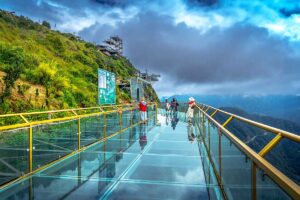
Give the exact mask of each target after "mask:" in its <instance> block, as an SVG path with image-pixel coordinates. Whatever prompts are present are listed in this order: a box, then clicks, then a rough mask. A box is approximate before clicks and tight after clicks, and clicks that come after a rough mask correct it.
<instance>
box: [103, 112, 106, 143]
mask: <svg viewBox="0 0 300 200" xmlns="http://www.w3.org/2000/svg"><path fill="white" fill-rule="evenodd" d="M103 132H104V138H106V113H104V114H103Z"/></svg>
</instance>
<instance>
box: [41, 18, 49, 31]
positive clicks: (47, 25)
mask: <svg viewBox="0 0 300 200" xmlns="http://www.w3.org/2000/svg"><path fill="white" fill-rule="evenodd" d="M42 25H43V26H46V27H47V28H48V29H51V25H50V23H49V22H47V21H46V20H44V21H43V22H42Z"/></svg>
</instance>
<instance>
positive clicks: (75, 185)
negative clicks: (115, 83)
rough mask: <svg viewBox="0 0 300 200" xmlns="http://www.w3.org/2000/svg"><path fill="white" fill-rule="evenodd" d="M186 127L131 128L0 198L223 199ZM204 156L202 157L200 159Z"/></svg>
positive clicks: (180, 124) (161, 122)
mask: <svg viewBox="0 0 300 200" xmlns="http://www.w3.org/2000/svg"><path fill="white" fill-rule="evenodd" d="M188 129H189V127H187V125H186V123H183V122H180V121H178V122H176V124H174V122H173V124H171V123H169V124H166V119H165V117H163V116H159V126H155V124H154V123H153V122H149V123H148V124H147V125H137V126H135V127H132V128H130V129H128V130H126V131H124V132H122V133H120V134H118V135H115V136H114V137H112V138H110V139H108V140H107V141H105V142H99V143H95V144H94V145H92V146H91V147H89V148H88V149H86V150H84V151H83V152H81V153H79V154H76V155H73V156H71V157H69V158H66V159H64V160H62V161H60V162H58V163H56V164H54V165H52V166H50V167H48V168H46V169H44V170H43V171H41V172H39V173H37V174H35V175H33V176H31V177H29V178H27V179H25V180H23V181H20V182H16V183H14V184H12V185H11V186H9V187H7V188H5V189H4V190H2V191H0V199H1V200H2V199H43V200H44V199H130V200H131V199H223V197H222V195H221V192H220V189H219V187H218V185H217V184H216V183H217V181H216V178H215V176H214V174H213V170H212V167H211V165H210V164H209V162H207V160H208V159H207V157H206V156H205V154H203V155H202V156H201V155H200V148H201V149H203V145H202V143H198V141H197V139H194V140H190V139H189V136H188ZM203 156H204V157H203Z"/></svg>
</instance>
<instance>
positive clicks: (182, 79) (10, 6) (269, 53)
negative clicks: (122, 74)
mask: <svg viewBox="0 0 300 200" xmlns="http://www.w3.org/2000/svg"><path fill="white" fill-rule="evenodd" d="M0 8H1V9H5V10H10V11H15V12H16V13H17V14H18V15H25V16H28V17H29V18H31V19H33V20H35V21H42V20H47V21H49V22H50V23H51V25H52V27H53V29H57V30H60V31H63V32H70V33H74V34H76V35H79V36H80V37H81V38H83V39H84V40H87V41H90V42H94V43H97V44H101V43H102V41H103V40H105V39H107V38H108V37H109V36H111V35H119V36H120V37H121V38H122V39H123V41H124V55H125V56H126V57H127V58H129V60H130V61H131V62H132V63H133V64H134V65H135V66H136V67H137V68H139V69H141V70H146V69H147V71H148V72H152V73H156V74H160V75H161V78H160V81H159V82H157V83H155V84H154V87H155V89H156V91H157V92H158V94H159V96H170V95H173V94H199V95H205V94H220V95H234V94H241V95H269V94H272V95H274V94H281V95H286V94H292V95H300V1H298V0H297V1H296V0H261V1H257V0H148V1H146V0H77V1H74V0H0Z"/></svg>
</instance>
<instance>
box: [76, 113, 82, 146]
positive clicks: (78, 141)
mask: <svg viewBox="0 0 300 200" xmlns="http://www.w3.org/2000/svg"><path fill="white" fill-rule="evenodd" d="M80 148H81V147H80V117H78V120H77V150H79V149H80Z"/></svg>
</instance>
